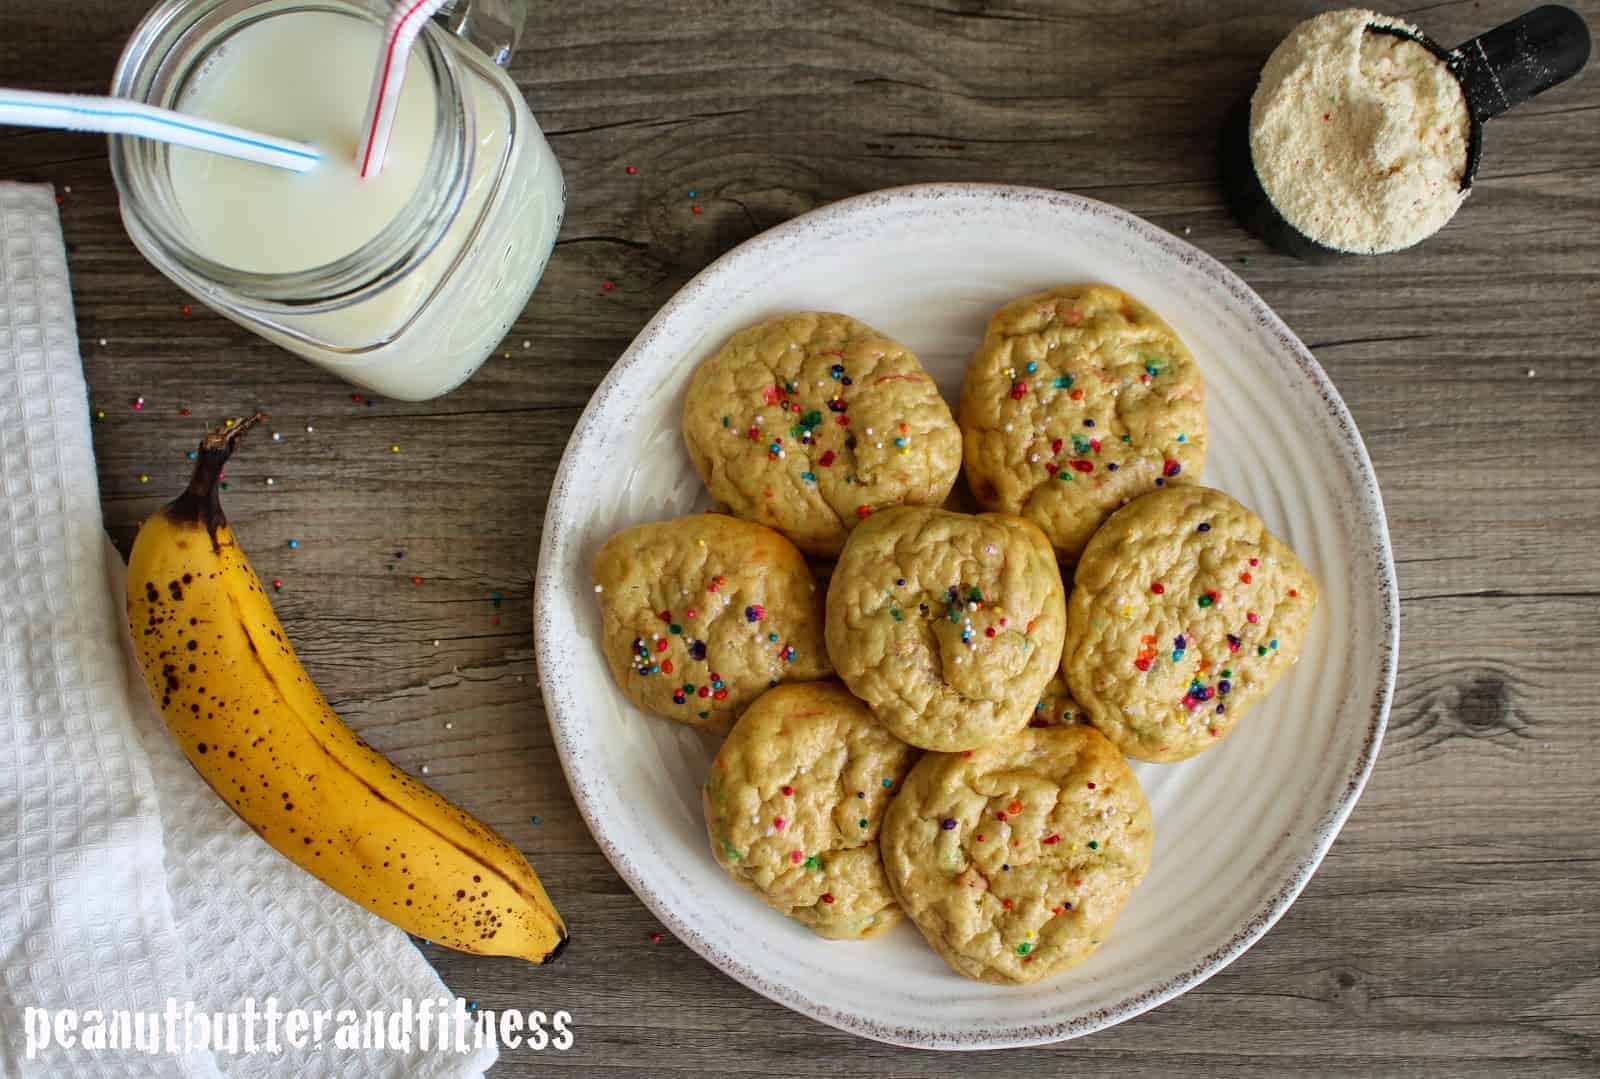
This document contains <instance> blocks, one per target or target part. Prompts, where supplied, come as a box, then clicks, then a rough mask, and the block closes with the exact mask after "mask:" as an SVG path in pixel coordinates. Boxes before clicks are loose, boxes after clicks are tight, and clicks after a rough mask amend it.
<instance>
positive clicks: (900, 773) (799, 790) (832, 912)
mask: <svg viewBox="0 0 1600 1079" xmlns="http://www.w3.org/2000/svg"><path fill="white" fill-rule="evenodd" d="M915 757H916V750H914V749H912V748H911V747H910V746H908V745H906V744H905V743H904V742H902V741H900V740H899V739H898V738H896V737H894V736H893V735H892V734H890V733H889V732H888V731H886V730H884V729H883V726H882V725H881V724H879V723H878V722H877V721H876V720H874V719H873V718H872V713H871V712H869V711H867V707H866V705H864V704H862V703H861V702H860V701H858V700H856V699H855V698H854V697H852V696H851V695H850V694H849V692H847V691H846V690H845V688H844V687H843V686H841V685H839V684H838V683H837V682H813V683H808V684H792V685H783V686H779V687H778V688H776V689H773V690H769V691H768V692H767V693H765V694H763V695H762V696H760V697H759V698H757V699H756V701H755V703H754V704H752V705H751V706H750V707H749V708H748V709H746V710H745V713H744V715H743V716H741V717H740V718H739V722H738V723H736V724H735V725H734V728H733V730H732V731H731V732H730V733H729V734H728V738H727V741H725V742H724V743H723V744H722V748H721V749H720V750H718V751H717V756H716V759H715V760H713V761H712V762H711V775H710V777H709V778H708V779H707V780H706V784H705V811H706V826H707V828H708V829H709V830H710V834H711V850H712V852H713V853H714V854H715V855H716V858H717V862H718V863H719V864H720V865H721V866H722V868H723V869H725V870H727V871H728V874H729V875H730V876H731V877H733V879H734V880H736V881H738V882H739V883H740V884H743V885H744V886H745V887H747V888H749V889H750V890H751V891H753V892H755V893H756V895H758V896H760V897H761V898H762V899H763V900H764V901H765V902H767V903H768V904H770V905H771V906H773V907H774V908H776V909H777V910H779V911H782V912H783V913H784V914H787V915H788V916H789V917H791V918H794V919H796V920H797V921H799V922H801V923H802V924H804V925H806V926H808V927H809V928H811V929H813V930H815V931H816V932H817V933H819V934H820V935H822V936H824V937H830V938H833V939H839V940H854V939H860V938H862V937H868V936H871V935H873V934H875V933H879V932H882V931H883V930H884V929H887V928H888V927H889V926H891V925H893V924H895V923H896V922H898V921H899V920H900V910H899V907H898V906H897V905H896V904H895V900H894V894H893V893H892V892H891V891H890V890H889V883H888V881H887V880H886V879H885V878H884V875H883V864H882V861H881V860H880V858H879V855H878V827H879V825H880V824H881V823H882V819H883V811H884V808H885V807H886V806H887V805H888V804H889V800H890V798H892V797H893V796H894V794H895V793H896V792H897V791H898V790H899V789H900V781H901V780H902V779H904V778H905V774H906V771H907V770H908V769H909V768H910V767H911V762H912V760H913V759H914V758H915Z"/></svg>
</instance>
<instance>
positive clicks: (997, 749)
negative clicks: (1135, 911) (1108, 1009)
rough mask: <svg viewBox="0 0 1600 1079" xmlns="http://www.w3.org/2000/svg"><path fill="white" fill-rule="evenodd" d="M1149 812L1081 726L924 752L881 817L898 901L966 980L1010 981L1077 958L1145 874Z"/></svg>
mask: <svg viewBox="0 0 1600 1079" xmlns="http://www.w3.org/2000/svg"><path fill="white" fill-rule="evenodd" d="M1153 837H1154V832H1153V829H1152V826H1151V822H1150V806H1149V804H1148V803H1147V802H1146V801H1145V796H1144V791H1143V790H1141V789H1140V787H1139V781H1138V780H1137V779H1136V778H1135V777H1134V775H1133V772H1132V771H1131V770H1130V769H1129V768H1128V763H1127V761H1125V760H1124V759H1123V757H1122V754H1120V753H1118V752H1117V750H1116V748H1115V747H1114V746H1112V745H1111V743H1110V742H1108V741H1107V740H1106V739H1105V737H1104V736H1103V735H1101V734H1100V733H1099V732H1098V731H1096V730H1095V729H1094V728H1092V727H1087V726H1073V727H1050V728H1046V729H1042V730H1033V729H1030V730H1026V731H1023V732H1022V733H1021V734H1019V735H1017V736H1016V737H1015V738H1009V739H1007V740H1006V741H1004V742H1000V743H997V744H995V745H992V746H987V747H985V748H983V749H978V750H974V751H972V752H971V753H970V754H960V753H930V754H928V755H927V756H925V757H923V758H922V760H921V761H919V762H918V763H917V765H916V767H914V768H912V769H911V774H910V775H909V776H907V777H906V781H905V786H904V788H903V789H902V790H901V792H900V795H899V797H897V798H896V799H895V800H894V804H892V805H891V806H890V807H889V812H888V814H887V816H886V817H885V818H884V823H883V837H882V840H881V844H882V847H883V863H884V869H885V870H886V871H887V873H888V875H889V883H890V885H891V886H892V887H893V888H894V892H895V895H896V896H897V897H898V898H899V900H900V905H901V907H902V908H903V909H904V910H905V912H906V914H907V915H909V916H910V918H911V920H912V921H913V922H915V923H916V925H917V928H918V929H920V930H922V935H923V936H924V937H926V938H927V940H928V943H929V944H931V945H933V947H934V949H935V950H936V951H937V952H938V953H939V954H940V955H941V956H943V957H944V960H945V962H947V963H949V964H950V966H952V967H953V968H955V969H956V970H957V971H958V972H960V973H962V974H965V975H966V976H967V977H969V978H976V979H978V980H979V981H985V982H1001V983H1012V984H1023V983H1027V982H1034V981H1038V980H1039V979H1040V978H1043V977H1045V976H1046V975H1048V974H1052V973H1054V972H1056V971H1060V970H1064V969H1066V968H1067V967H1071V966H1075V965H1076V964H1078V963H1081V962H1083V961H1084V960H1085V959H1087V958H1088V957H1089V956H1090V955H1091V954H1092V953H1093V952H1094V950H1095V949H1096V948H1097V947H1099V945H1100V944H1101V942H1103V941H1104V940H1105V939H1106V937H1107V936H1108V935H1109V934H1110V932H1111V928H1112V925H1113V923H1115V922H1116V919H1117V915H1118V914H1119V913H1120V912H1121V911H1122V907H1123V905H1124V904H1125V903H1126V902H1127V901H1128V896H1129V895H1130V894H1131V893H1132V892H1133V890H1134V888H1135V887H1137V886H1138V884H1139V882H1140V881H1141V880H1143V879H1144V875H1145V872H1146V870H1148V869H1149V868H1150V848H1151V844H1152V842H1153Z"/></svg>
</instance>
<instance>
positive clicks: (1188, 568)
mask: <svg viewBox="0 0 1600 1079" xmlns="http://www.w3.org/2000/svg"><path fill="white" fill-rule="evenodd" d="M1316 603H1317V586H1316V582H1315V581H1314V580H1312V578H1311V574H1309V573H1308V572H1306V569H1305V567H1304V566H1302V565H1301V564H1300V560H1299V559H1298V558H1296V557H1295V555H1294V552H1293V551H1291V550H1289V548H1288V547H1287V546H1285V545H1284V544H1283V543H1282V542H1280V541H1279V540H1278V539H1277V538H1276V537H1275V536H1273V535H1272V534H1271V533H1269V532H1268V531H1267V530H1266V527H1265V526H1264V525H1263V524H1262V523H1261V519H1260V518H1259V517H1257V516H1256V515H1255V514H1254V513H1251V512H1250V511H1249V510H1248V509H1246V508H1245V507H1243V506H1241V505H1240V504H1239V503H1238V502H1235V501H1234V500H1233V499H1232V498H1229V497H1228V496H1227V495H1225V494H1223V493H1222V492H1221V491H1215V490H1212V489H1210V488H1207V487H1192V486H1191V487H1169V488H1168V489H1166V490H1164V491H1157V492H1155V493H1153V494H1148V495H1145V496H1144V497H1143V498H1139V499H1135V500H1134V501H1133V502H1130V503H1129V504H1128V505H1127V506H1126V507H1124V508H1123V509H1121V510H1118V511H1117V512H1116V513H1115V514H1113V515H1112V517H1111V519H1110V520H1109V521H1107V522H1106V524H1105V527H1103V528H1102V529H1100V531H1099V532H1097V533H1095V536H1094V539H1092V540H1090V541H1089V546H1088V547H1087V548H1085V550H1084V552H1083V557H1082V559H1080V560H1079V562H1078V574H1077V580H1076V584H1075V587H1074V589H1073V592H1072V602H1071V604H1070V605H1069V607H1068V615H1067V646H1066V654H1065V657H1064V659H1063V661H1062V666H1063V670H1064V672H1065V674H1066V676H1067V683H1068V684H1069V685H1070V686H1071V687H1072V692H1073V695H1074V696H1076V697H1077V699H1078V700H1079V701H1080V702H1081V703H1082V704H1083V706H1084V708H1085V709H1086V710H1087V711H1088V713H1089V719H1090V721H1091V722H1092V723H1094V725H1095V726H1096V727H1098V728H1100V730H1101V731H1103V732H1104V733H1105V734H1106V736H1107V737H1108V738H1110V739H1111V741H1113V742H1114V743H1116V745H1117V746H1118V748H1120V749H1121V750H1122V751H1123V752H1124V753H1126V754H1128V755H1129V756H1130V757H1137V758H1139V759H1140V760H1146V761H1179V760H1183V759H1184V758H1186V757H1192V756H1194V755H1195V754H1196V753H1198V752H1200V751H1201V750H1202V749H1206V748H1208V747H1210V746H1213V745H1215V744H1216V743H1217V741H1218V740H1220V739H1221V738H1222V737H1223V736H1224V735H1226V734H1227V733H1228V731H1229V730H1231V729H1232V728H1233V725H1234V724H1235V723H1237V722H1238V721H1239V718H1240V717H1241V716H1242V715H1244V713H1245V711H1246V710H1248V709H1249V708H1250V706H1251V705H1252V704H1254V703H1255V702H1256V701H1257V700H1259V699H1260V698H1261V697H1262V696H1264V695H1265V694H1266V692H1267V691H1268V690H1269V689H1271V688H1272V686H1273V684H1274V683H1275V682H1276V681H1277V680H1278V678H1279V676H1281V675H1282V674H1283V672H1284V671H1285V670H1287V669H1288V667H1289V666H1290V665H1291V664H1293V663H1294V662H1295V661H1296V660H1297V659H1298V658H1299V654H1300V646H1301V643H1302V642H1303V641H1304V640H1305V635H1306V630H1307V627H1308V626H1309V625H1310V624H1311V614H1312V611H1313V609H1314V608H1315V607H1316Z"/></svg>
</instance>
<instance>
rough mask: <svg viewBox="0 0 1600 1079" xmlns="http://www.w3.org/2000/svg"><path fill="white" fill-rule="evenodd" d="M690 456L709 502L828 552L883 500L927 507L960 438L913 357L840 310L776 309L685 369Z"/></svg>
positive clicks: (939, 493) (936, 498)
mask: <svg viewBox="0 0 1600 1079" xmlns="http://www.w3.org/2000/svg"><path fill="white" fill-rule="evenodd" d="M683 437H684V442H685V444H686V445H687V446H688V450H689V457H690V460H692V461H693V462H694V467H695V469H696V470H697V471H698V472H699V473H700V478H701V479H703V480H704V481H705V484H706V487H707V488H709V489H710V491H711V494H712V496H713V497H714V498H716V499H717V501H719V502H721V503H722V504H724V505H726V506H727V507H728V508H729V509H730V510H732V511H733V512H734V513H736V514H738V515H739V516H740V517H744V518H747V519H749V520H752V521H759V522H760V523H762V524H764V525H767V526H769V527H771V528H775V529H777V530H778V531H779V532H782V533H783V534H784V535H786V536H788V537H789V538H790V539H791V540H793V541H794V542H795V544H796V545H798V546H799V547H800V549H801V550H803V551H805V552H806V553H807V554H813V555H826V556H835V555H837V554H838V553H839V551H840V550H841V549H842V548H843V547H844V541H845V537H846V536H847V535H848V534H849V532H850V530H851V529H852V528H854V527H855V526H856V524H857V523H858V522H860V521H862V520H864V519H865V518H866V517H867V516H868V515H870V514H871V513H872V512H873V511H875V510H879V509H882V508H884V507H886V506H897V505H938V504H939V503H940V502H943V501H944V498H945V496H946V495H948V494H949V493H950V488H951V487H953V486H954V485H955V480H956V474H957V473H958V472H959V471H960V470H961V433H960V431H959V430H958V429H957V428H956V423H955V418H954V417H953V416H951V414H950V406H949V405H947V404H945V401H944V398H943V397H941V396H940V394H939V388H938V387H937V386H936V385H934V381H933V378H932V377H931V376H930V375H929V374H928V372H927V371H925V370H924V369H923V367H922V363H921V361H919V360H918V359H917V357H916V355H915V354H914V353H912V351H911V350H910V349H908V348H906V347H905V346H904V345H902V344H900V343H899V342H897V341H894V340H892V339H891V338H889V337H886V336H885V335H883V334H881V333H879V332H878V331H877V330H875V329H873V328H872V327H871V326H868V325H866V324H865V323H862V322H858V321H856V320H855V319H853V318H850V317H848V316H846V315H837V314H829V313H814V312H813V313H804V314H792V315H784V316H781V317H779V318H773V319H769V320H767V321H766V322H762V323H759V324H758V325H755V326H751V327H749V328H748V329H745V330H741V331H740V332H739V333H736V334H734V335H733V337H731V338H729V339H728V341H727V342H726V343H725V344H723V345H722V347H721V348H719V349H718V350H717V351H716V352H715V353H714V354H713V355H711V356H710V357H709V358H707V359H706V360H705V361H704V362H702V363H701V364H700V366H699V367H698V368H696V369H695V372H694V375H693V377H692V378H691V379H690V380H689V389H688V393H687V395H686V396H685V399H684V406H683Z"/></svg>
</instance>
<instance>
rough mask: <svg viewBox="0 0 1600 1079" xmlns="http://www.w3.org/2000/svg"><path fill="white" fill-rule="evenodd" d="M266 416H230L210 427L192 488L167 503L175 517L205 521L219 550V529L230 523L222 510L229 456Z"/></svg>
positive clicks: (215, 546) (199, 453)
mask: <svg viewBox="0 0 1600 1079" xmlns="http://www.w3.org/2000/svg"><path fill="white" fill-rule="evenodd" d="M266 418H267V414H266V413H265V412H257V413H256V414H255V415H253V416H247V417H245V418H244V419H240V420H229V421H228V422H227V423H224V424H222V425H221V426H219V427H214V428H212V429H211V430H210V431H207V432H206V435H205V437H204V438H202V439H201V440H200V449H199V452H198V453H197V454H196V456H195V462H194V472H193V474H192V475H190V477H189V487H188V489H187V490H185V491H184V492H183V494H181V495H179V496H178V497H177V498H175V499H173V500H172V501H171V502H169V503H167V506H166V509H165V511H164V512H165V513H166V514H167V515H168V516H169V517H171V518H173V519H174V520H180V521H199V522H202V523H204V524H205V526H206V531H207V532H208V533H210V535H211V546H212V548H213V549H215V550H219V551H220V550H221V549H222V546H221V544H219V543H218V542H217V530H218V529H220V528H221V527H222V526H223V525H225V524H227V523H228V519H227V517H226V516H224V515H223V512H222V498H221V494H222V488H221V485H220V481H221V480H222V469H223V467H224V466H226V465H227V463H228V458H229V457H232V456H233V451H234V448H235V447H236V446H238V445H239V440H240V439H241V438H243V437H244V433H245V432H246V431H248V430H250V428H252V427H254V426H255V425H256V424H258V423H261V422H262V421H263V420H265V419H266Z"/></svg>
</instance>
